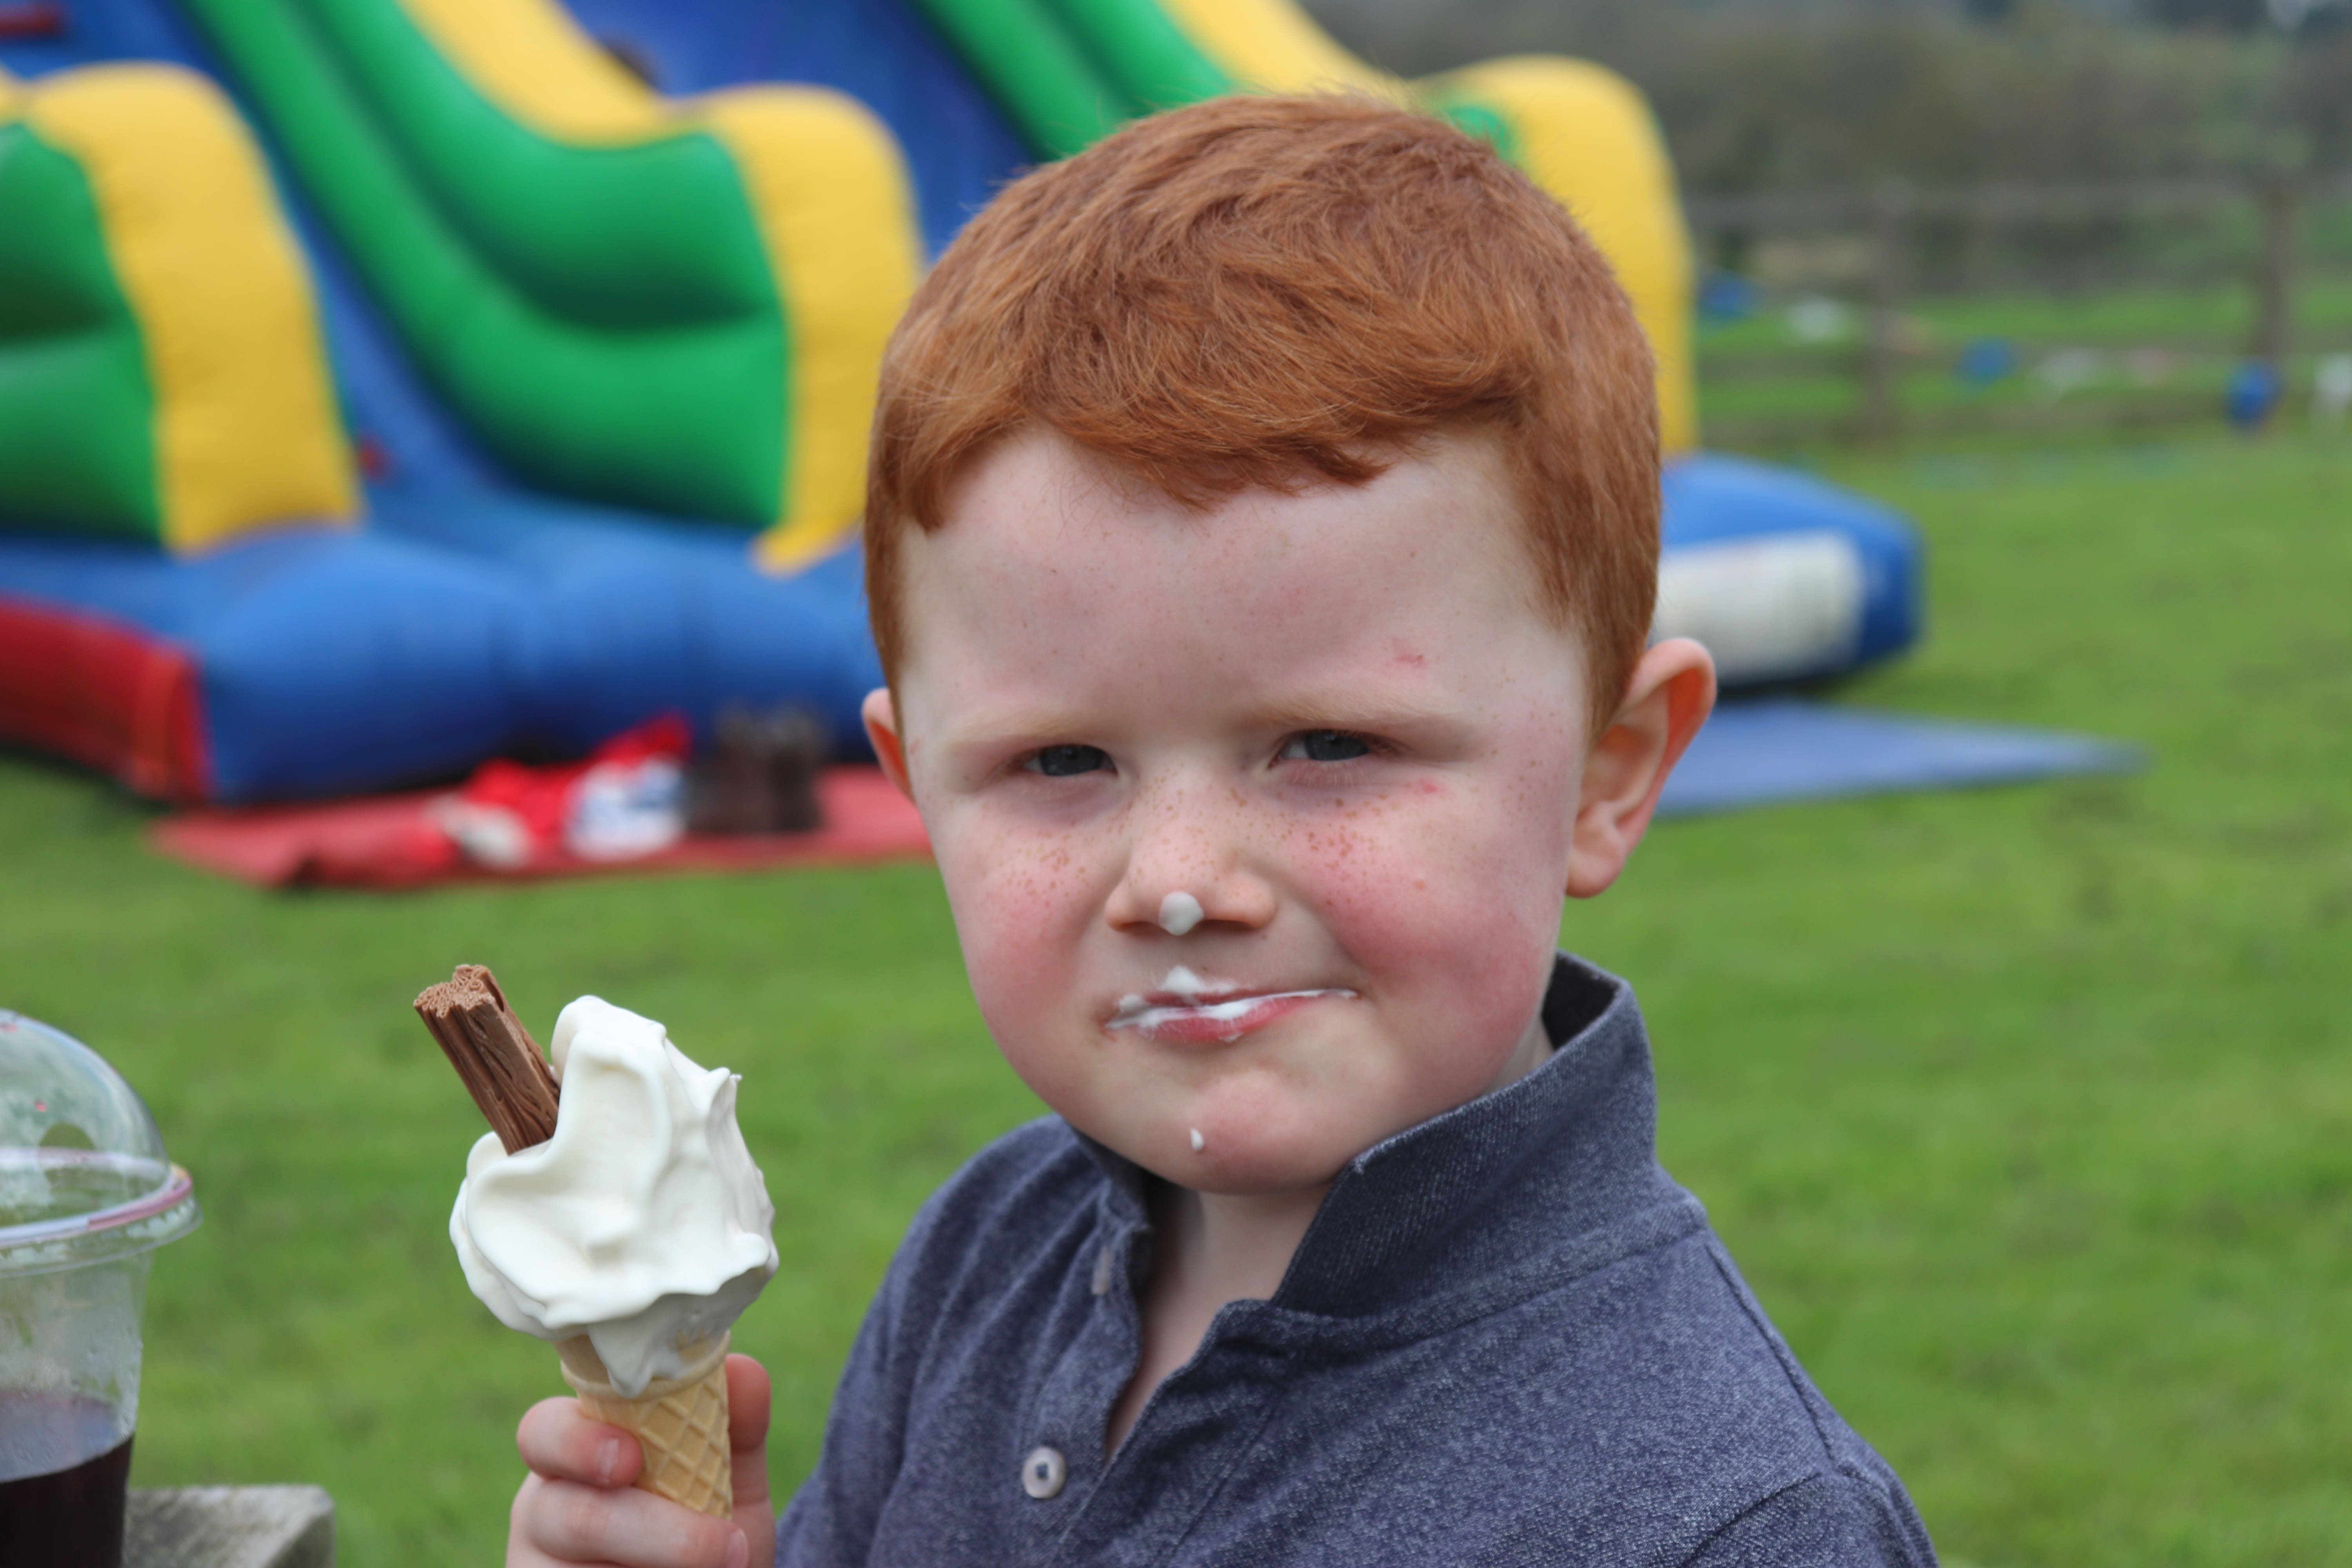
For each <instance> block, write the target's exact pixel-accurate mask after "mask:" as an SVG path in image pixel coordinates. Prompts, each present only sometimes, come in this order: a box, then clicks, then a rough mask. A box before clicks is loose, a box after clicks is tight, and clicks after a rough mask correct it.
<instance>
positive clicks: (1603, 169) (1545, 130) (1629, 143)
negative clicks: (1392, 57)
mask: <svg viewBox="0 0 2352 1568" xmlns="http://www.w3.org/2000/svg"><path fill="white" fill-rule="evenodd" d="M1160 7H1161V9H1162V10H1163V11H1164V12H1165V13H1166V14H1167V16H1168V17H1169V19H1170V20H1171V21H1173V22H1174V23H1175V24H1176V26H1178V27H1179V28H1180V29H1181V30H1182V32H1183V33H1184V35H1185V37H1188V38H1189V39H1191V40H1192V45H1193V47H1196V48H1198V49H1199V50H1200V51H1201V52H1202V54H1204V55H1206V56H1208V57H1209V58H1210V59H1211V60H1213V61H1214V62H1215V63H1216V64H1217V65H1218V66H1219V67H1220V68H1223V70H1224V71H1225V73H1226V74H1227V75H1229V76H1231V77H1232V78H1233V79H1234V80H1236V81H1239V82H1242V83H1244V84H1245V85H1247V86H1249V87H1251V88H1254V89H1257V90H1259V91H1262V92H1286V93H1303V92H1329V91H1333V90H1335V89H1336V90H1348V91H1357V92H1369V93H1374V94H1377V95H1379V96H1381V97H1383V98H1390V99H1393V100H1397V101H1399V102H1417V103H1422V104H1425V105H1427V106H1429V107H1431V108H1434V109H1438V110H1445V109H1450V108H1456V107H1461V108H1475V109H1479V110H1486V111H1487V112H1489V113H1490V114H1492V115H1494V116H1496V117H1498V118H1499V119H1500V121H1502V123H1503V124H1504V125H1505V126H1506V127H1507V129H1508V131H1509V134H1510V145H1509V146H1508V147H1507V149H1506V151H1507V152H1508V153H1510V154H1511V156H1512V158H1513V160H1514V161H1515V162H1517V163H1518V165H1519V166H1520V167H1521V168H1523V169H1525V170H1526V171H1527V172H1528V174H1529V175H1530V176H1531V177H1532V178H1534V180H1535V181H1536V182H1537V183H1538V184H1540V185H1542V186H1543V188H1544V189H1545V190H1547V191H1549V192H1550V193H1551V194H1552V195H1554V196H1556V197H1558V198H1559V201H1560V204H1561V205H1564V206H1566V207H1567V208H1568V210H1569V211H1570V212H1571V213H1574V214H1575V215H1576V217H1577V221H1578V222H1580V223H1581V224H1583V225H1584V226H1585V228H1586V230H1587V231H1588V232H1589V233H1591V236H1592V237H1593V239H1594V241H1595V242H1596V243H1597V244H1599V246H1600V247H1601V251H1602V252H1603V253H1604V254H1605V255H1607V256H1608V258H1609V260H1610V264H1611V265H1612V267H1614V268H1616V270H1617V278H1618V281H1619V282H1621V283H1622V284H1623V285H1624V288H1625V292H1626V294H1627V295H1628V296H1630V297H1631V298H1632V300H1633V311H1634V314H1635V315H1637V316H1638V317H1640V318H1641V321H1642V327H1643V331H1645V332H1647V333H1648V334H1649V338H1650V348H1651V352H1652V353H1654V355H1655V356H1656V358H1657V362H1658V420H1659V426H1660V429H1659V435H1660V438H1661V441H1662V443H1663V445H1664V447H1665V449H1666V450H1667V451H1669V452H1677V451H1685V450H1688V449H1689V448H1691V447H1696V445H1697V444H1698V395H1697V384H1696V376H1695V374H1694V369H1693V365H1692V363H1691V356H1692V345H1691V310H1692V305H1693V302H1694V299H1695V294H1694V279H1693V277H1692V269H1691V254H1690V236H1689V234H1688V232H1687V231H1686V230H1685V228H1684V226H1683V220H1682V208H1681V205H1680V203H1679V202H1678V201H1677V199H1676V197H1675V174H1674V168H1673V165H1672V164H1671V163H1669V162H1668V160H1667V157H1666V150H1665V143H1664V139H1663V138H1661V137H1660V135H1659V134H1658V127H1657V122H1656V121H1655V120H1654V118H1653V117H1652V116H1651V114H1650V110H1649V106H1648V105H1647V104H1646V103H1644V102H1643V100H1642V95H1641V94H1640V93H1639V92H1637V91H1636V90H1634V89H1633V86H1632V85H1631V84H1630V83H1628V82H1627V81H1625V79H1623V78H1622V77H1620V76H1618V75H1616V74H1615V73H1614V72H1612V71H1608V70H1604V69H1602V68H1601V67H1599V66H1595V65H1589V64H1586V63H1585V62H1583V61H1580V60H1569V59H1556V58H1520V59H1505V60H1495V61H1490V62H1488V63H1486V64H1484V65H1478V66H1473V67H1471V68H1468V69H1466V70H1461V71H1455V72H1453V73H1451V74H1449V75H1447V76H1444V77H1439V78H1436V79H1433V80H1429V81H1423V82H1417V83H1407V82H1405V81H1402V80H1401V79H1398V78H1395V77H1392V76H1390V75H1388V74H1387V73H1386V72H1384V71H1380V70H1376V69H1374V68H1372V67H1370V66H1369V65H1367V64H1365V63H1364V62H1363V61H1361V60H1359V59H1357V58H1355V57H1354V56H1353V55H1351V54H1349V52H1348V51H1347V50H1346V49H1343V48H1341V47H1339V44H1337V43H1335V42H1334V41H1333V40H1332V39H1331V37H1329V36H1328V34H1326V33H1325V32H1324V31H1323V30H1322V29H1321V28H1320V27H1318V26H1316V25H1315V23H1314V22H1313V21H1312V20H1310V19H1309V18H1308V17H1307V15H1306V14H1305V13H1304V12H1302V11H1300V10H1299V9H1298V8H1297V5H1293V4H1292V3H1291V0H1160Z"/></svg>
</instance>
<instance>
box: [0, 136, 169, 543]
mask: <svg viewBox="0 0 2352 1568" xmlns="http://www.w3.org/2000/svg"><path fill="white" fill-rule="evenodd" d="M0 212H5V213H6V214H7V215H8V221H7V222H6V223H5V224H0V519H5V521H6V522H7V524H8V526H9V527H10V528H12V529H26V530H45V531H46V530H55V531H59V532H66V533H72V534H76V535H79V536H82V537H85V538H86V537H89V536H91V535H98V536H101V537H111V538H121V539H132V540H138V541H140V542H142V543H152V542H154V539H155V532H156V528H157V520H158V507H157V502H156V491H155V449H154V436H153V430H154V424H153V419H152V415H153V412H154V397H153V391H152V387H151V386H150V384H149V383H148V380H147V360H146V353H145V349H144V346H143V344H142V341H141V338H140V334H139V321H138V318H137V317H136V316H134V315H133V314H132V313H131V305H130V302H129V301H128V300H125V299H124V298H123V296H122V290H121V287H120V286H119V285H118V284H117V282H116V280H115V276H114V268H113V265H112V263H110V261H109V260H108V258H107V254H106V238H105V229H104V226H102V225H101V223H100V218H99V211H98V203H97V199H96V198H95V197H94V196H93V195H91V194H90V188H89V181H88V180H87V179H85V178H84V177H83V174H82V171H81V167H80V165H79V164H78V163H75V162H74V160H73V159H72V158H70V157H68V156H67V155H66V154H65V153H61V152H59V151H58V150H57V149H56V148H54V147H51V146H50V145H48V144H47V142H43V141H42V140H41V139H40V138H39V137H38V136H37V135H35V134H34V133H33V132H32V131H31V129H30V128H28V127H26V126H25V125H23V124H21V123H19V124H12V125H5V126H0Z"/></svg>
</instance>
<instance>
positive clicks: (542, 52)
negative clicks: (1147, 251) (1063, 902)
mask: <svg viewBox="0 0 2352 1568" xmlns="http://www.w3.org/2000/svg"><path fill="white" fill-rule="evenodd" d="M1332 88H1341V89H1349V90H1356V91H1363V92H1373V93H1380V94H1382V95H1385V96H1390V97H1393V98H1396V99H1399V100H1404V101H1412V102H1415V103H1419V104H1422V105H1424V106H1425V107H1427V108H1429V109H1431V110H1433V111H1435V112H1439V113H1443V114H1445V115H1447V116H1449V117H1450V118H1452V119H1454V121H1456V122H1457V123H1459V124H1461V125H1463V126H1464V127H1465V129H1468V130H1470V131H1472V132H1474V133H1476V134H1480V135H1484V136H1486V137H1489V138H1490V139H1492V140H1493V141H1494V142H1496V145H1497V146H1498V147H1499V148H1500V149H1501V150H1502V151H1503V152H1504V153H1506V154H1507V155H1508V156H1510V157H1512V158H1514V159H1516V160H1517V161H1518V162H1519V163H1521V164H1522V166H1524V167H1526V168H1527V169H1528V171H1529V173H1530V174H1532V175H1534V177H1536V178H1537V179H1538V180H1539V181H1541V182H1542V183H1543V184H1545V185H1546V186H1547V188H1549V189H1550V190H1552V191H1553V192H1554V194H1556V195H1559V196H1560V197H1561V199H1562V200H1563V201H1564V202H1566V203H1567V204H1568V205H1570V207H1571V209H1572V210H1574V211H1576V212H1577V213H1578V214H1579V216H1580V217H1581V218H1582V219H1583V221H1584V222H1585V223H1586V224H1587V225H1588V226H1589V227H1590V228H1591V230H1592V232H1593V233H1594V235H1595V237H1597V238H1598V239H1599V240H1600V242H1601V245H1602V247H1603V248H1604V249H1605V250H1606V251H1607V252H1608V253H1609V255H1610V256H1611V258H1612V262H1613V263H1614V264H1615V265H1616V266H1617V268H1618V269H1619V272H1620V275H1621V277H1622V278H1623V279H1624V280H1625V282H1626V285H1627V289H1628V292H1629V293H1630V294H1632V296H1633V299H1634V300H1635V304H1636V308H1637V310H1638V311H1639V312H1640V314H1641V316H1642V319H1643V324H1644V326H1645V328H1646V329H1647V330H1648V331H1649V332H1650V334H1651V336H1652V339H1653V342H1654V345H1655V347H1656V349H1657V351H1658V359H1659V366H1660V370H1659V377H1660V383H1659V385H1660V395H1661V405H1662V410H1663V419H1664V437H1665V440H1666V443H1667V446H1668V449H1669V451H1670V453H1671V454H1672V461H1671V465H1670V468H1669V473H1668V479H1667V501H1668V510H1667V528H1668V545H1669V555H1668V562H1667V566H1666V569H1665V581H1664V593H1663V595H1662V605H1661V621H1660V626H1661V629H1662V630H1672V631H1694V632H1696V633H1698V634H1699V635H1701V636H1703V637H1706V638H1707V640H1708V641H1709V642H1710V645H1711V646H1713V647H1716V649H1717V653H1718V656H1719V657H1720V658H1722V659H1723V662H1724V664H1725V666H1726V668H1727V672H1728V673H1729V674H1730V675H1731V676H1732V677H1733V678H1734V679H1748V680H1764V681H1780V680H1787V679H1801V678H1809V677H1814V676H1820V675H1825V674H1832V673H1836V672H1838V671H1841V670H1843V669H1847V668H1853V667H1855V666H1856V665H1858V664H1860V663H1863V662H1866V661H1868V660H1870V659H1873V658H1880V657H1884V656H1885V655H1886V654H1888V653H1890V652H1893V651H1895V649H1897V648H1899V647H1903V646H1905V645H1906V643H1907V642H1908V641H1909V640H1910V639H1911V637H1913V635H1914V633H1915V628H1916V603H1917V564H1916V549H1915V546H1914V545H1913V543H1912V541H1911V536H1910V534H1909V532H1908V531H1907V530H1906V529H1905V528H1904V527H1903V526H1902V524H1901V523H1900V522H1899V521H1897V520H1895V519H1893V518H1891V517H1889V516H1888V515H1886V514H1885V513H1884V512H1883V511H1881V510H1878V509H1876V508H1874V507H1872V506H1870V505H1869V504H1867V503H1865V502H1863V501H1861V500H1857V499H1856V498H1853V497H1851V496H1848V495H1845V494H1843V493H1841V492H1838V491H1836V490H1833V489H1830V488H1829V487H1826V486H1824V485H1822V484H1820V483H1818V482H1815V481H1812V480H1810V479H1804V478H1802V477H1801V476H1798V475H1794V474H1790V473H1786V472H1781V471H1779V470H1775V469H1771V468H1766V467H1763V466H1760V465H1755V464H1750V463H1746V462H1741V461H1738V460H1735V459H1729V458H1722V457H1718V456H1713V455H1708V454H1706V453H1704V452H1701V451H1699V450H1698V449H1697V447H1696V441H1697V431H1696V419H1695V416H1694V412H1693V399H1692V385H1691V366H1690V346H1689V340H1688V332H1689V322H1688V315H1689V304H1690V292H1691V290H1690V278H1689V262H1688V255H1687V247H1686V243H1685V239H1684V236H1683V232H1682V228H1681V223H1680V218H1679V215H1678V212H1677V209H1676V206H1675V194H1674V189H1673V182H1672V176H1671V172H1670V170H1669V169H1668V166H1667V164H1666V161H1665V158H1664V153H1663V151H1662V149H1661V147H1660V145H1659V142H1658V140H1657V137H1656V133H1655V131H1654V127H1653V126H1652V124H1651V121H1650V120H1649V117H1648V113H1647V110H1646V109H1645V108H1644V107H1643V105H1642V104H1641V102H1640V100H1639V99H1638V98H1637V97H1636V96H1635V95H1634V94H1633V92H1632V90H1631V89H1628V88H1626V87H1625V86H1624V84H1622V82H1621V81H1619V80H1618V79H1615V78H1613V77H1612V76H1610V75H1608V74H1607V73H1606V72H1603V71H1601V70H1599V69H1598V68H1592V67H1590V66H1584V65H1580V64H1577V63H1575V62H1570V61H1560V60H1517V61H1502V62H1496V63H1494V64H1491V65H1486V66H1481V67H1476V68H1471V69H1468V70H1465V71H1463V72H1459V73H1456V74H1454V75H1453V76H1450V77H1447V78H1444V79H1437V80H1433V81H1426V82H1420V83H1410V84H1409V83H1404V82H1402V81H1397V80H1394V79H1390V78H1387V77H1384V76H1382V75H1381V74H1380V73H1378V72H1375V71H1373V70H1371V69H1370V68H1368V67H1366V66H1364V65H1362V64H1361V63H1360V62H1358V61H1355V60H1353V59H1352V58H1349V57H1348V56H1347V55H1346V54H1345V53H1344V52H1343V51H1341V50H1339V48H1338V47H1337V46H1335V45H1333V44H1332V43H1331V42H1330V41H1329V40H1328V38H1326V37H1323V35H1321V34H1320V33H1319V32H1318V31H1317V30H1316V29H1315V28H1314V27H1313V26H1312V24H1311V23H1309V22H1308V21H1307V19H1306V18H1305V16H1303V15H1302V14H1301V13H1299V12H1297V11H1296V10H1295V9H1292V8H1291V7H1290V5H1288V4H1287V0H803V3H801V4H796V5H790V6H784V5H774V4H768V3H761V4H754V3H751V0H572V4H571V5H570V6H569V8H568V9H567V8H559V7H558V6H557V5H554V4H553V3H552V0H63V3H62V4H45V5H5V4H0V739H5V740H8V741H13V742H17V743H22V744H29V745H32V746H35V747H37V748H40V749H44V750H47V751H50V752H56V753H58V754H61V755H64V756H67V757H69V758H72V759H74V760H76V761H79V762H80V763H85V764H87V765H89V766H92V767H96V768H100V769H102V770H104V771H107V772H109V773H112V774H113V775H115V776H116V777H118V778H120V779H121V780H122V781H123V782H124V783H125V784H128V785H129V786H130V787H131V788H133V789H135V790H138V791H140V792H142V793H144V794H147V795H153V796H157V797H160V798H168V799H177V800H192V801H193V800H202V801H214V802H244V801H255V800H263V799H272V798H299V797H304V796H322V795H337V794H347V793H352V792H357V791H362V790H370V789H378V788H383V787H388V786H393V785H396V784H405V783H410V782H417V781H426V780H432V779H436V778H440V777H446V776H450V775H453V774H455V773H460V772H462V771H464V770H465V769H466V768H467V767H469V766H471V765H472V764H474V763H478V762H479V761H481V760H482V759H484V758H486V757H488V756H492V755H501V754H503V755H516V756H525V757H530V756H535V755H536V756H564V755H577V754H580V753H582V752H585V751H587V750H588V749H589V748H591V747H592V746H593V745H594V744H595V743H596V742H599V741H601V740H603V739H604V738H605V737H607V736H609V735H612V734H614V733H615V732H617V731H622V730H625V729H626V728H628V727H629V726H631V725H633V724H636V723H639V722H641V721H644V720H646V718H648V717H649V716H651V715H654V714H656V713H660V712H664V711H677V712H681V713H683V714H685V715H686V716H687V717H688V720H689V721H690V722H692V723H693V724H694V725H696V726H697V727H698V728H707V727H708V726H709V724H711V723H712V722H713V721H714V720H715V718H716V716H717V715H718V714H719V712H720V711H721V710H724V709H726V708H728V707H730V706H733V705H744V706H751V707H772V706H776V705H781V704H786V703H790V704H794V705H797V706H801V707H803V708H806V709H808V710H810V711H812V712H813V713H814V714H816V715H817V716H818V718H819V719H820V721H822V722H823V723H824V725H826V726H827V727H828V730H829V732H830V734H831V737H832V740H833V742H834V743H835V746H836V748H837V749H838V750H840V751H842V752H855V751H856V750H857V749H858V748H859V747H860V746H861V745H862V742H861V741H860V739H859V735H858V729H857V725H856V718H855V715H856V704H857V701H858V700H859V698H860V697H861V696H862V695H863V693H864V692H865V690H866V689H868V688H869V687H870V686H871V685H872V684H874V683H875V681H876V679H877V666H876V662H875V659H874V655H873V651H872V648H871V647H870V645H869V643H868V642H867V639H866V631H865V626H864V612H863V605H862V604H861V602H860V598H859V584H858V580H857V570H856V556H855V552H854V551H850V550H848V549H846V548H845V546H846V545H847V544H848V542H849V541H850V536H851V534H852V532H853V531H854V529H855V525H856V511H857V507H858V501H859V495H858V491H859V486H860V481H861V478H862V473H863V466H864V437H865V429H866V422H867V418H868V416H869V413H870V409H871V403H872V395H873V376H874V370H875V365H876V363H877V358H878V354H879V350H880V347H881V344H882V342H883V339H884V338H885V337H886V336H887V332H888V330H889V327H890V324H891V322H892V321H893V320H894V319H895V317H896V315H897V312H898V310H899V308H900V306H901V304H902V303H903V301H904V300H905V298H906V296H907V294H908V290H910V289H911V288H912V287H913V285H914V282H915V279H916V278H917V276H918V269H919V266H920V264H921V261H922V258H923V256H924V255H925V254H926V253H935V252H936V250H937V249H938V248H939V247H940V246H941V245H943V244H945V243H946V241H947V240H948V239H949V238H950V237H952V235H953V233H954V232H955V230H956V228H957V227H958V226H960V225H961V222H962V221H963V220H964V219H965V218H966V217H968V216H969V215H970V214H971V212H972V211H973V210H975V209H976V208H977V207H978V206H979V205H982V204H983V203H985V202H986V200H987V199H988V198H989V196H990V195H991V194H992V191H993V190H994V189H995V188H997V186H999V185H1001V184H1003V181H1004V180H1005V179H1007V178H1009V177H1011V176H1012V175H1013V174H1017V173H1018V171H1019V170H1020V169H1021V168H1022V167H1024V166H1025V165H1027V164H1029V163H1034V162H1036V161H1038V160H1040V159H1045V158H1051V157H1055V156H1060V155H1064V154H1066V153H1069V152H1072V151H1074V150H1076V149H1077V148H1079V147H1082V146H1084V145H1086V144H1087V142H1091V141H1092V140H1094V139H1095V138H1097V137H1098V136H1100V135H1101V134H1103V133H1104V132H1107V131H1108V130H1109V129H1110V128H1111V127H1113V126H1115V125H1117V124H1118V123H1119V122H1121V121H1124V120H1126V119H1128V118H1129V117H1132V116H1134V115H1137V114H1141V113H1148V112H1150V111H1151V110H1155V109H1158V108H1161V107H1165V106H1168V105H1171V104H1174V103H1179V102H1183V101H1189V100H1194V99H1198V98H1201V97H1202V96H1206V95H1211V94H1216V93H1223V92H1233V91H1250V90H1278V91H1292V90H1319V89H1332Z"/></svg>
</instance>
